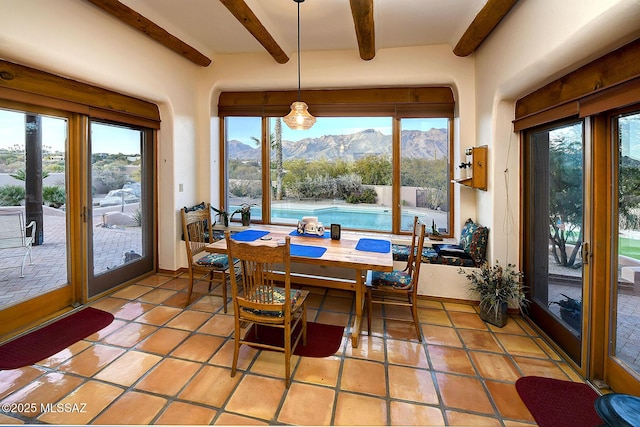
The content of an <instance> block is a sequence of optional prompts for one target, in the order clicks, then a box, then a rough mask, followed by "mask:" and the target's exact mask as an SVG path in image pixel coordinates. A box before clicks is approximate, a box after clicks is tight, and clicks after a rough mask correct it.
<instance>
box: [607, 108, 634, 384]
mask: <svg viewBox="0 0 640 427" xmlns="http://www.w3.org/2000/svg"><path fill="white" fill-rule="evenodd" d="M617 121H618V126H617V128H618V142H619V150H620V159H619V165H618V259H617V260H614V261H615V262H617V264H618V265H617V268H614V271H617V273H618V280H617V291H616V296H617V298H616V300H617V305H616V306H617V312H614V313H612V315H613V316H614V317H615V320H614V324H615V326H616V329H615V334H613V336H614V337H615V338H614V339H615V347H614V349H615V355H616V356H617V357H618V358H619V359H621V360H622V361H623V362H625V363H626V364H627V365H628V366H630V367H631V368H632V369H633V370H635V371H637V372H640V339H638V338H639V337H638V330H639V328H640V318H639V317H638V312H637V311H636V309H637V307H638V306H639V305H640V296H638V295H639V294H640V113H636V114H631V115H627V116H624V117H619V118H618V119H617Z"/></svg>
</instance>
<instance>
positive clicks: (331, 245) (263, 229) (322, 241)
mask: <svg viewBox="0 0 640 427" xmlns="http://www.w3.org/2000/svg"><path fill="white" fill-rule="evenodd" d="M234 236H238V238H237V239H236V240H242V241H247V242H249V243H251V244H256V245H260V244H263V245H274V244H278V243H284V241H285V237H286V236H290V241H291V245H292V247H291V262H292V270H294V271H295V272H293V273H292V277H291V282H292V283H296V284H300V285H310V286H321V287H325V288H330V289H341V290H349V291H353V292H354V293H355V304H356V306H355V309H356V313H355V314H356V316H355V320H354V322H353V327H352V329H351V343H352V346H353V347H354V348H355V347H358V340H359V336H360V330H361V328H362V318H363V312H364V296H365V293H366V292H365V284H364V281H365V276H366V274H367V271H368V270H379V271H392V270H393V254H392V251H391V241H390V239H389V238H387V237H378V236H369V235H366V236H365V235H362V234H359V233H355V232H349V231H343V232H342V233H341V238H340V240H332V239H330V238H329V237H328V233H326V234H325V235H324V236H323V237H320V236H314V235H300V234H299V233H298V232H297V230H296V227H295V226H281V225H256V226H252V227H250V228H248V229H246V230H243V231H241V232H239V233H238V234H232V238H234ZM244 237H246V238H247V239H249V240H244ZM254 238H255V239H254ZM364 243H368V244H369V245H368V246H366V245H363V244H364ZM387 247H388V251H386V252H385V249H386V248H387ZM362 248H364V249H362ZM206 250H207V251H208V252H214V253H226V252H227V242H226V240H225V239H222V240H218V241H216V242H214V243H211V244H209V245H207V247H206ZM314 266H315V267H320V269H319V271H320V273H318V271H312V272H308V270H315V269H314ZM294 267H297V268H294ZM332 269H335V270H340V271H341V272H344V271H345V270H346V271H350V272H351V273H352V274H347V275H345V274H336V275H335V276H333V275H332V274H331V273H332ZM345 276H347V277H345ZM348 276H350V277H348Z"/></svg>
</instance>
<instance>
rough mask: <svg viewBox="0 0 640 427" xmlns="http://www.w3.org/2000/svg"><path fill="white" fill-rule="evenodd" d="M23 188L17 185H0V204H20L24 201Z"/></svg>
mask: <svg viewBox="0 0 640 427" xmlns="http://www.w3.org/2000/svg"><path fill="white" fill-rule="evenodd" d="M24 195H25V190H24V187H21V186H19V185H4V186H2V187H0V206H20V205H21V204H22V202H23V201H24Z"/></svg>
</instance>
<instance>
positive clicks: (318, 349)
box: [245, 322, 344, 357]
mask: <svg viewBox="0 0 640 427" xmlns="http://www.w3.org/2000/svg"><path fill="white" fill-rule="evenodd" d="M255 327H256V325H253V326H252V327H251V328H250V329H249V330H248V331H247V334H246V335H245V339H246V340H248V341H254V342H260V343H262V344H270V345H276V346H282V345H284V334H283V331H282V329H278V328H272V327H269V326H263V325H260V326H259V332H260V333H259V334H258V335H259V337H260V339H259V340H256V334H255ZM298 327H299V328H300V327H301V325H298ZM296 332H297V331H296ZM343 333H344V328H343V327H342V326H334V325H325V324H323V323H314V322H307V345H306V346H305V345H302V338H301V339H300V342H299V343H298V346H297V347H296V350H295V351H294V352H293V354H295V355H298V356H306V357H328V356H333V355H334V354H335V353H336V351H338V349H339V348H340V343H341V342H342V335H343Z"/></svg>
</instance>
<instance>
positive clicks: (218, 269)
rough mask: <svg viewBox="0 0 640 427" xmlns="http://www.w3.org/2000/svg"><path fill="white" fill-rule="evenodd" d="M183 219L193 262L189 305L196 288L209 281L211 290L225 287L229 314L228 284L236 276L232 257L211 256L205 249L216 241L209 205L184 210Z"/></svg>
mask: <svg viewBox="0 0 640 427" xmlns="http://www.w3.org/2000/svg"><path fill="white" fill-rule="evenodd" d="M180 213H181V216H182V234H183V238H184V242H185V247H186V248H187V260H188V263H189V293H188V295H187V303H186V305H185V306H189V304H191V295H192V294H193V286H194V284H195V283H197V282H199V281H206V282H209V291H211V285H212V284H213V283H219V284H220V285H221V286H222V301H223V302H222V303H223V308H224V312H225V313H226V312H227V283H228V277H229V276H233V274H230V271H234V267H233V265H232V266H231V269H230V268H229V267H230V266H229V258H228V257H227V255H226V254H214V253H207V252H206V251H205V247H206V246H207V245H208V244H209V243H211V242H212V236H213V228H212V227H213V223H212V222H211V209H210V205H209V203H206V204H205V203H201V204H199V205H196V206H194V207H191V208H188V207H184V208H182V209H181V210H180Z"/></svg>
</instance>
